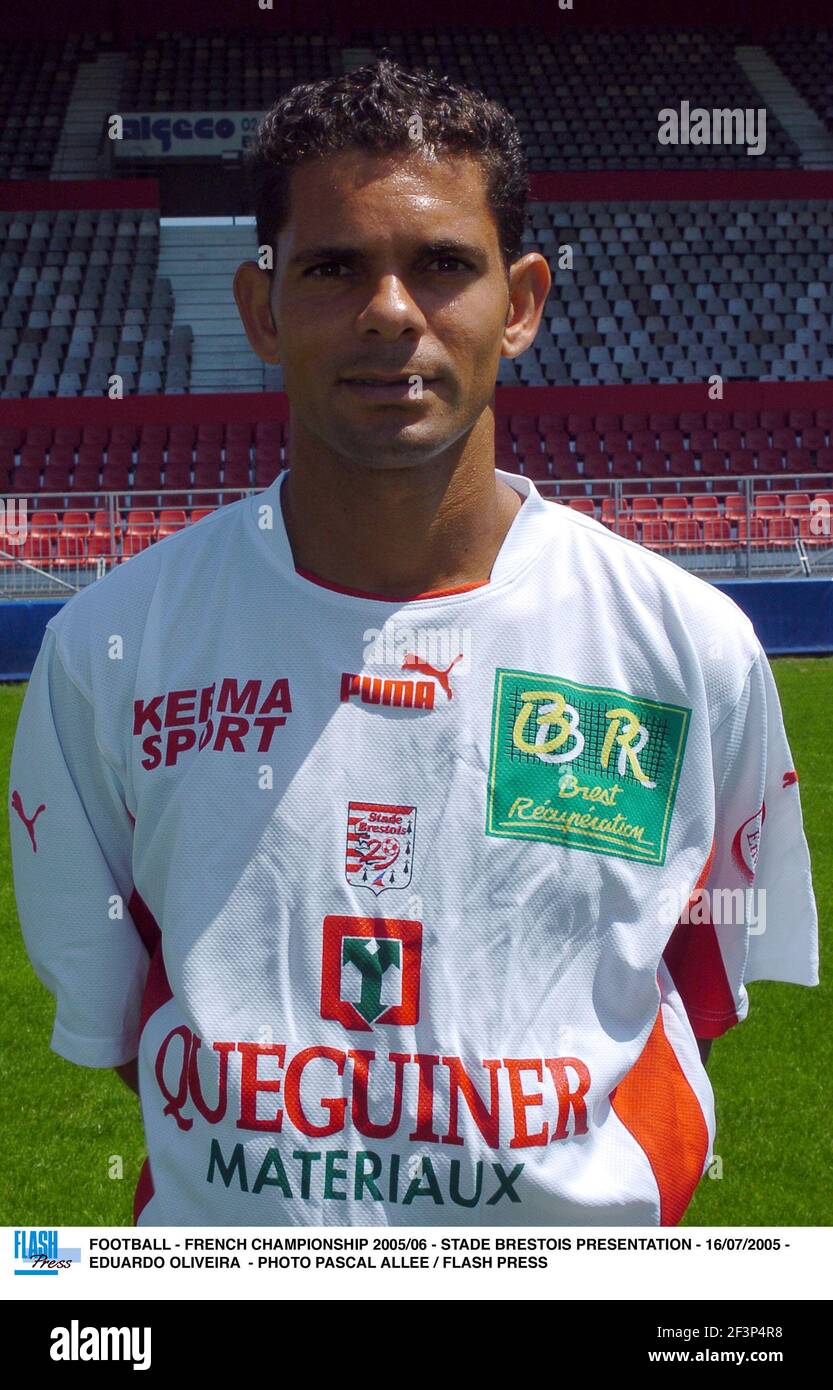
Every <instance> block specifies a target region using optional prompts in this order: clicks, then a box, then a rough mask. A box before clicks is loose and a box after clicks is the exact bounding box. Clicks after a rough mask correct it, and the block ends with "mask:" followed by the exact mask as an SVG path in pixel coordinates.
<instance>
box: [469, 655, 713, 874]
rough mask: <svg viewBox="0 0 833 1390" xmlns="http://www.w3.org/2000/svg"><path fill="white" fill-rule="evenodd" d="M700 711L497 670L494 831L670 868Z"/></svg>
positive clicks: (490, 792)
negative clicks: (685, 766) (672, 834)
mask: <svg viewBox="0 0 833 1390" xmlns="http://www.w3.org/2000/svg"><path fill="white" fill-rule="evenodd" d="M690 719H691V710H690V709H686V708H683V707H682V706H679V705H670V704H664V703H661V702H660V701H658V700H650V699H644V698H642V697H636V696H633V695H629V694H626V693H625V692H624V691H622V690H614V689H608V688H605V687H603V686H594V685H578V684H577V683H576V682H575V681H568V680H565V679H563V678H562V677H560V676H548V675H540V674H539V673H537V672H533V671H514V670H506V669H503V668H498V670H497V671H496V672H495V690H494V701H493V705H492V725H491V753H490V762H489V777H488V784H487V796H486V834H487V835H494V836H496V837H498V838H499V839H518V840H546V841H549V842H550V843H552V844H558V845H564V846H566V847H568V848H570V849H580V850H592V851H595V852H596V853H597V854H606V855H611V856H613V857H615V858H618V859H635V860H640V861H641V862H643V863H646V864H664V863H665V855H666V850H667V845H668V831H669V827H670V824H671V816H672V813H673V810H674V802H675V800H676V796H677V787H678V784H679V777H680V768H681V766H682V760H683V753H684V750H685V743H686V738H687V736H688V727H689V722H690Z"/></svg>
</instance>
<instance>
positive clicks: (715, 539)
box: [703, 516, 734, 550]
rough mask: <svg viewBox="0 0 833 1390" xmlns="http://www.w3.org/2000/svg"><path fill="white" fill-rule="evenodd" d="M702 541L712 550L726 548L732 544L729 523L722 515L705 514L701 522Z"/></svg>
mask: <svg viewBox="0 0 833 1390" xmlns="http://www.w3.org/2000/svg"><path fill="white" fill-rule="evenodd" d="M703 543H704V545H706V546H710V547H711V548H712V549H713V550H726V549H728V548H729V547H730V546H733V545H734V541H733V539H732V527H731V523H730V522H728V521H727V520H726V518H725V517H722V516H721V517H712V516H707V517H706V519H705V520H704V522H703Z"/></svg>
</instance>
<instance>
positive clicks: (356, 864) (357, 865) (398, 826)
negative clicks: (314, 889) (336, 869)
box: [345, 801, 416, 896]
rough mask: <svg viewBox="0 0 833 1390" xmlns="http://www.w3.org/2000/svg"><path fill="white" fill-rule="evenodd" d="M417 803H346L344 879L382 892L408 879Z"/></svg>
mask: <svg viewBox="0 0 833 1390" xmlns="http://www.w3.org/2000/svg"><path fill="white" fill-rule="evenodd" d="M415 831H416V806H385V805H381V804H379V803H376V802H370V801H351V802H350V804H349V805H348V807H347V848H346V861H345V874H346V876H347V882H348V883H352V884H354V885H355V886H356V887H360V888H369V889H370V891H371V893H375V894H377V896H378V894H379V893H384V891H385V889H386V888H407V886H408V884H409V883H410V881H411V867H412V864H413V855H414V834H415Z"/></svg>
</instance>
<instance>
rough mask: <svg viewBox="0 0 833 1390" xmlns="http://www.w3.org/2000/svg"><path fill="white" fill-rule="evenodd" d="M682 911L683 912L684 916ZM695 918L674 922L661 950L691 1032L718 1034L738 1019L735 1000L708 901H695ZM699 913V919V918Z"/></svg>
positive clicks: (702, 880) (704, 875)
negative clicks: (672, 928)
mask: <svg viewBox="0 0 833 1390" xmlns="http://www.w3.org/2000/svg"><path fill="white" fill-rule="evenodd" d="M714 854H715V842H714V840H712V847H711V850H710V851H709V857H708V859H707V860H706V862H705V864H704V865H703V868H702V871H701V873H700V877H699V878H698V880H697V882H696V883H695V885H694V888H693V889H692V892H691V896H690V897H689V900H688V902H689V906H690V907H691V906H692V905H693V903H694V901H695V899H696V898H697V895H698V894H699V892H700V889H701V888H704V887H705V885H706V880H707V879H708V876H709V874H710V872H711V867H712V864H713V863H714ZM687 915H688V914H687V913H683V916H687ZM692 915H696V916H697V918H698V920H696V921H693V922H692V921H687V922H684V921H683V920H682V919H681V920H680V921H678V922H677V925H676V926H675V928H674V930H673V932H672V933H671V937H670V939H669V941H668V943H667V945H666V947H665V950H664V951H663V953H662V958H663V960H664V961H665V964H666V965H667V967H668V973H669V974H670V976H671V979H672V980H673V981H674V987H675V989H676V990H677V992H678V993H679V996H680V998H681V999H682V1001H683V1006H684V1008H685V1011H686V1013H687V1014H688V1017H689V1022H690V1023H691V1026H692V1029H693V1031H694V1034H695V1036H696V1037H698V1038H719V1037H720V1035H721V1034H722V1033H725V1032H726V1031H727V1029H729V1028H732V1027H733V1026H734V1025H735V1024H736V1023H737V1021H738V1016H737V1012H736V1010H735V1000H734V998H733V995H732V991H731V989H730V987H729V981H728V979H727V978H726V969H725V966H724V964H723V957H722V955H721V954H720V942H719V941H718V939H717V933H716V932H715V929H714V925H713V923H712V920H711V913H710V911H709V908H708V905H707V904H706V903H702V904H700V905H699V908H698V911H697V913H696V914H692ZM701 916H702V921H700V920H699V918H700V917H701Z"/></svg>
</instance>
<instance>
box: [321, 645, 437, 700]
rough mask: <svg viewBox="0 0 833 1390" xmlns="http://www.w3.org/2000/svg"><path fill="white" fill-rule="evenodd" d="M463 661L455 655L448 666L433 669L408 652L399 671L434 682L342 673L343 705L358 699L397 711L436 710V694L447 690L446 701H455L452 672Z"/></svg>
mask: <svg viewBox="0 0 833 1390" xmlns="http://www.w3.org/2000/svg"><path fill="white" fill-rule="evenodd" d="M462 660H463V652H460V653H459V655H458V656H455V658H454V660H453V661H451V662H449V664H448V666H432V665H431V663H430V662H429V661H427V660H425V659H423V658H422V657H420V656H417V654H416V653H415V652H406V653H405V656H404V659H403V661H402V665H401V667H400V670H402V671H419V672H420V674H421V675H423V676H431V677H432V678H433V679H431V680H422V681H412V680H407V679H406V680H403V679H402V677H401V676H369V675H363V674H360V673H358V672H354V671H342V673H341V702H342V704H344V703H345V702H346V701H348V700H351V699H352V698H353V697H354V696H356V697H357V698H358V699H359V700H360V701H361V702H362V704H365V705H391V706H393V707H395V708H398V709H433V708H434V702H435V700H436V696H437V691H438V690H443V691H445V695H446V698H447V699H448V700H451V699H453V698H454V692H453V690H452V688H451V676H450V673H451V670H452V668H453V667H454V666H456V665H457V662H458V661H462Z"/></svg>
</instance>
